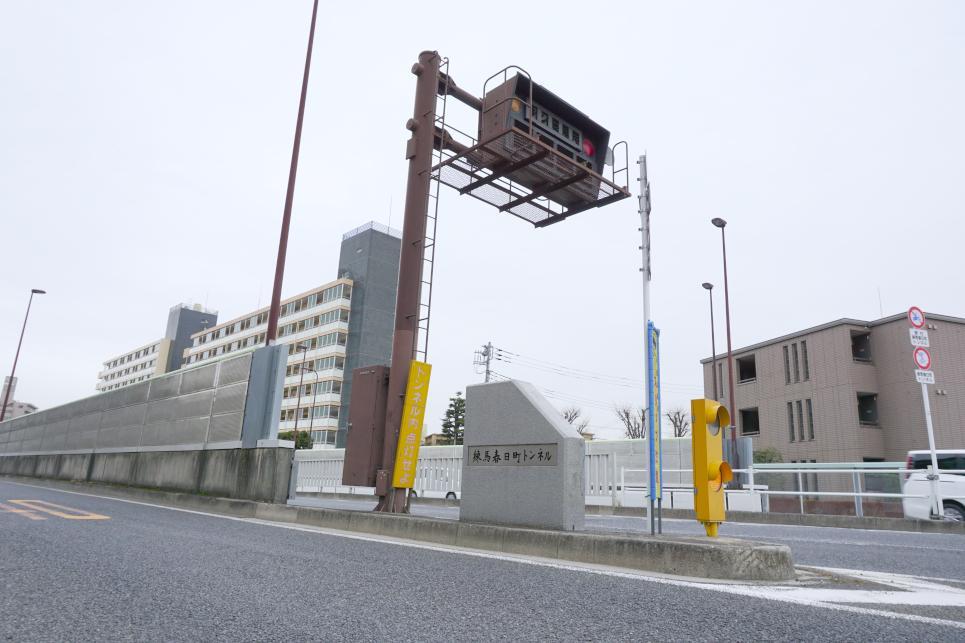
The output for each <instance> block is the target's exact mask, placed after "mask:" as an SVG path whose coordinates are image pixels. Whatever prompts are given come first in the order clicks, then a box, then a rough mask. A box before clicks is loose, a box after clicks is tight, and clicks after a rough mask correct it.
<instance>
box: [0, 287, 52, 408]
mask: <svg viewBox="0 0 965 643" xmlns="http://www.w3.org/2000/svg"><path fill="white" fill-rule="evenodd" d="M46 294H47V291H45V290H40V289H39V288H33V289H32V290H31V291H30V299H28V300H27V314H26V315H24V316H23V327H22V328H21V329H20V341H19V342H17V353H16V355H14V356H13V368H12V369H10V382H9V383H8V384H7V390H6V392H5V393H4V394H3V406H0V422H3V418H5V417H6V416H7V404H8V403H9V402H10V392H11V391H12V390H13V378H14V375H16V374H17V360H19V359H20V347H21V346H22V345H23V334H24V333H25V332H26V331H27V318H29V317H30V304H32V303H33V301H34V295H46Z"/></svg>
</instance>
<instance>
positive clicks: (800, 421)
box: [797, 400, 804, 442]
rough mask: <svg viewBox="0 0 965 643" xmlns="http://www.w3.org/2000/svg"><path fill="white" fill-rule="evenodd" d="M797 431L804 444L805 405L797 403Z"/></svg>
mask: <svg viewBox="0 0 965 643" xmlns="http://www.w3.org/2000/svg"><path fill="white" fill-rule="evenodd" d="M797 429H798V432H797V434H798V437H799V438H800V439H801V442H804V403H803V402H801V400H798V401H797Z"/></svg>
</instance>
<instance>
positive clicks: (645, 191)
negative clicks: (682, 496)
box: [637, 155, 663, 535]
mask: <svg viewBox="0 0 965 643" xmlns="http://www.w3.org/2000/svg"><path fill="white" fill-rule="evenodd" d="M637 164H638V165H639V166H640V178H639V179H637V180H638V181H639V182H640V196H639V197H637V202H638V206H639V207H638V210H637V211H638V212H639V214H640V227H639V228H638V230H639V232H640V236H641V242H640V251H641V254H642V256H643V267H641V268H640V272H641V273H643V328H644V337H646V343H645V345H646V346H648V347H649V346H650V278H651V276H652V273H651V269H650V180H649V178H648V177H647V156H646V155H643V156H641V157H640V158H639V159H637ZM649 354H650V350H649V348H648V349H647V351H646V353H645V354H644V360H643V363H644V367H643V387H644V393H643V399H644V400H646V401H650V390H649V388H650V387H649V382H650V378H651V377H653V374H652V373H650V368H651V364H650V363H649V359H648V356H649ZM654 402H655V400H654ZM651 406H652V405H651V404H647V407H648V408H647V413H646V414H645V415H644V417H643V418H642V419H643V421H644V422H646V421H647V416H650V415H652V413H651V412H650V407H651ZM651 420H652V421H651V422H650V423H649V424H650V433H649V439H648V440H647V444H648V450H649V451H650V452H649V453H648V454H647V462H648V465H647V468H648V470H649V469H652V468H653V467H654V463H655V462H656V458H655V455H654V453H653V451H654V449H655V448H659V445H657V446H656V447H655V446H654V443H655V441H657V440H659V439H660V436H659V435H658V433H657V429H658V427H659V426H660V418H659V417H655V418H651ZM644 426H646V425H644ZM648 473H649V474H650V480H651V481H653V480H656V475H657V474H656V473H654V472H653V471H648ZM648 486H649V485H648ZM647 496H648V505H647V515H649V516H650V534H651V535H653V534H655V533H656V531H657V525H656V523H655V521H654V518H655V516H654V512H653V508H654V503H653V496H654V493H653V489H648V490H647ZM657 503H658V504H657V508H658V513H660V512H659V509H660V504H659V503H660V501H659V500H658V501H657ZM660 526H661V527H662V524H661V525H660ZM660 531H661V533H662V531H663V530H662V529H661V530H660Z"/></svg>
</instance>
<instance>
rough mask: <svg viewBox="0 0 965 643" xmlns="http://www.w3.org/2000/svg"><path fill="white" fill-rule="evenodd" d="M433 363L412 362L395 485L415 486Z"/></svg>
mask: <svg viewBox="0 0 965 643" xmlns="http://www.w3.org/2000/svg"><path fill="white" fill-rule="evenodd" d="M430 373H432V366H430V365H429V364H426V363H425V362H417V361H415V360H413V361H412V364H410V365H409V380H408V383H407V384H406V387H405V404H404V405H403V406H402V425H401V426H400V427H399V446H398V447H397V448H396V450H395V471H394V472H393V474H392V486H393V487H396V488H399V489H411V488H412V485H413V483H414V482H415V473H416V465H417V464H418V462H419V439H420V438H421V437H422V422H423V420H424V419H425V416H426V399H427V398H428V396H429V374H430Z"/></svg>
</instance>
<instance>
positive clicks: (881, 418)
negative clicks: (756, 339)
mask: <svg viewBox="0 0 965 643" xmlns="http://www.w3.org/2000/svg"><path fill="white" fill-rule="evenodd" d="M926 317H927V320H928V333H929V336H930V337H929V338H930V342H931V349H930V350H931V354H932V360H933V367H932V370H933V371H934V372H935V381H936V384H935V385H934V386H929V387H928V395H929V402H930V405H931V412H932V420H933V423H934V429H935V440H936V446H937V447H938V448H939V449H953V448H963V447H965V319H962V318H959V317H950V316H947V315H938V314H930V313H928V314H926ZM908 328H909V325H908V321H907V318H906V316H905V314H899V315H892V316H890V317H885V318H883V319H878V320H876V321H860V320H856V319H839V320H837V321H833V322H829V323H827V324H822V325H820V326H815V327H813V328H807V329H805V330H801V331H798V332H795V333H790V334H788V335H784V336H782V337H777V338H775V339H771V340H768V341H765V342H761V343H759V344H754V345H753V346H747V347H745V348H739V349H737V350H735V351H734V352H733V357H734V376H735V379H736V380H737V384H736V387H735V389H734V396H735V403H736V407H737V409H736V411H732V417H733V421H734V422H735V424H736V425H737V427H738V430H739V434H740V435H742V436H752V437H753V438H754V448H755V449H760V448H763V447H773V448H775V449H777V450H778V451H779V452H780V453H781V455H782V457H783V460H784V461H785V462H861V461H868V462H873V461H882V460H885V461H902V460H904V458H905V454H906V452H907V451H909V450H912V449H923V448H928V438H927V432H926V429H925V417H924V412H923V410H922V399H921V385H920V384H918V383H917V382H916V381H915V372H914V371H915V367H914V364H913V362H912V346H911V344H910V341H909V332H908ZM726 358H727V356H726V354H724V355H718V356H717V382H718V385H717V388H718V391H717V399H719V400H720V401H721V402H724V403H725V404H726V403H727V400H728V399H729V389H728V386H729V378H728V377H727V362H726ZM701 364H702V365H703V375H704V394H705V396H706V397H708V398H711V399H713V397H714V390H713V388H714V377H713V370H712V358H709V357H708V358H706V359H703V360H701Z"/></svg>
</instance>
